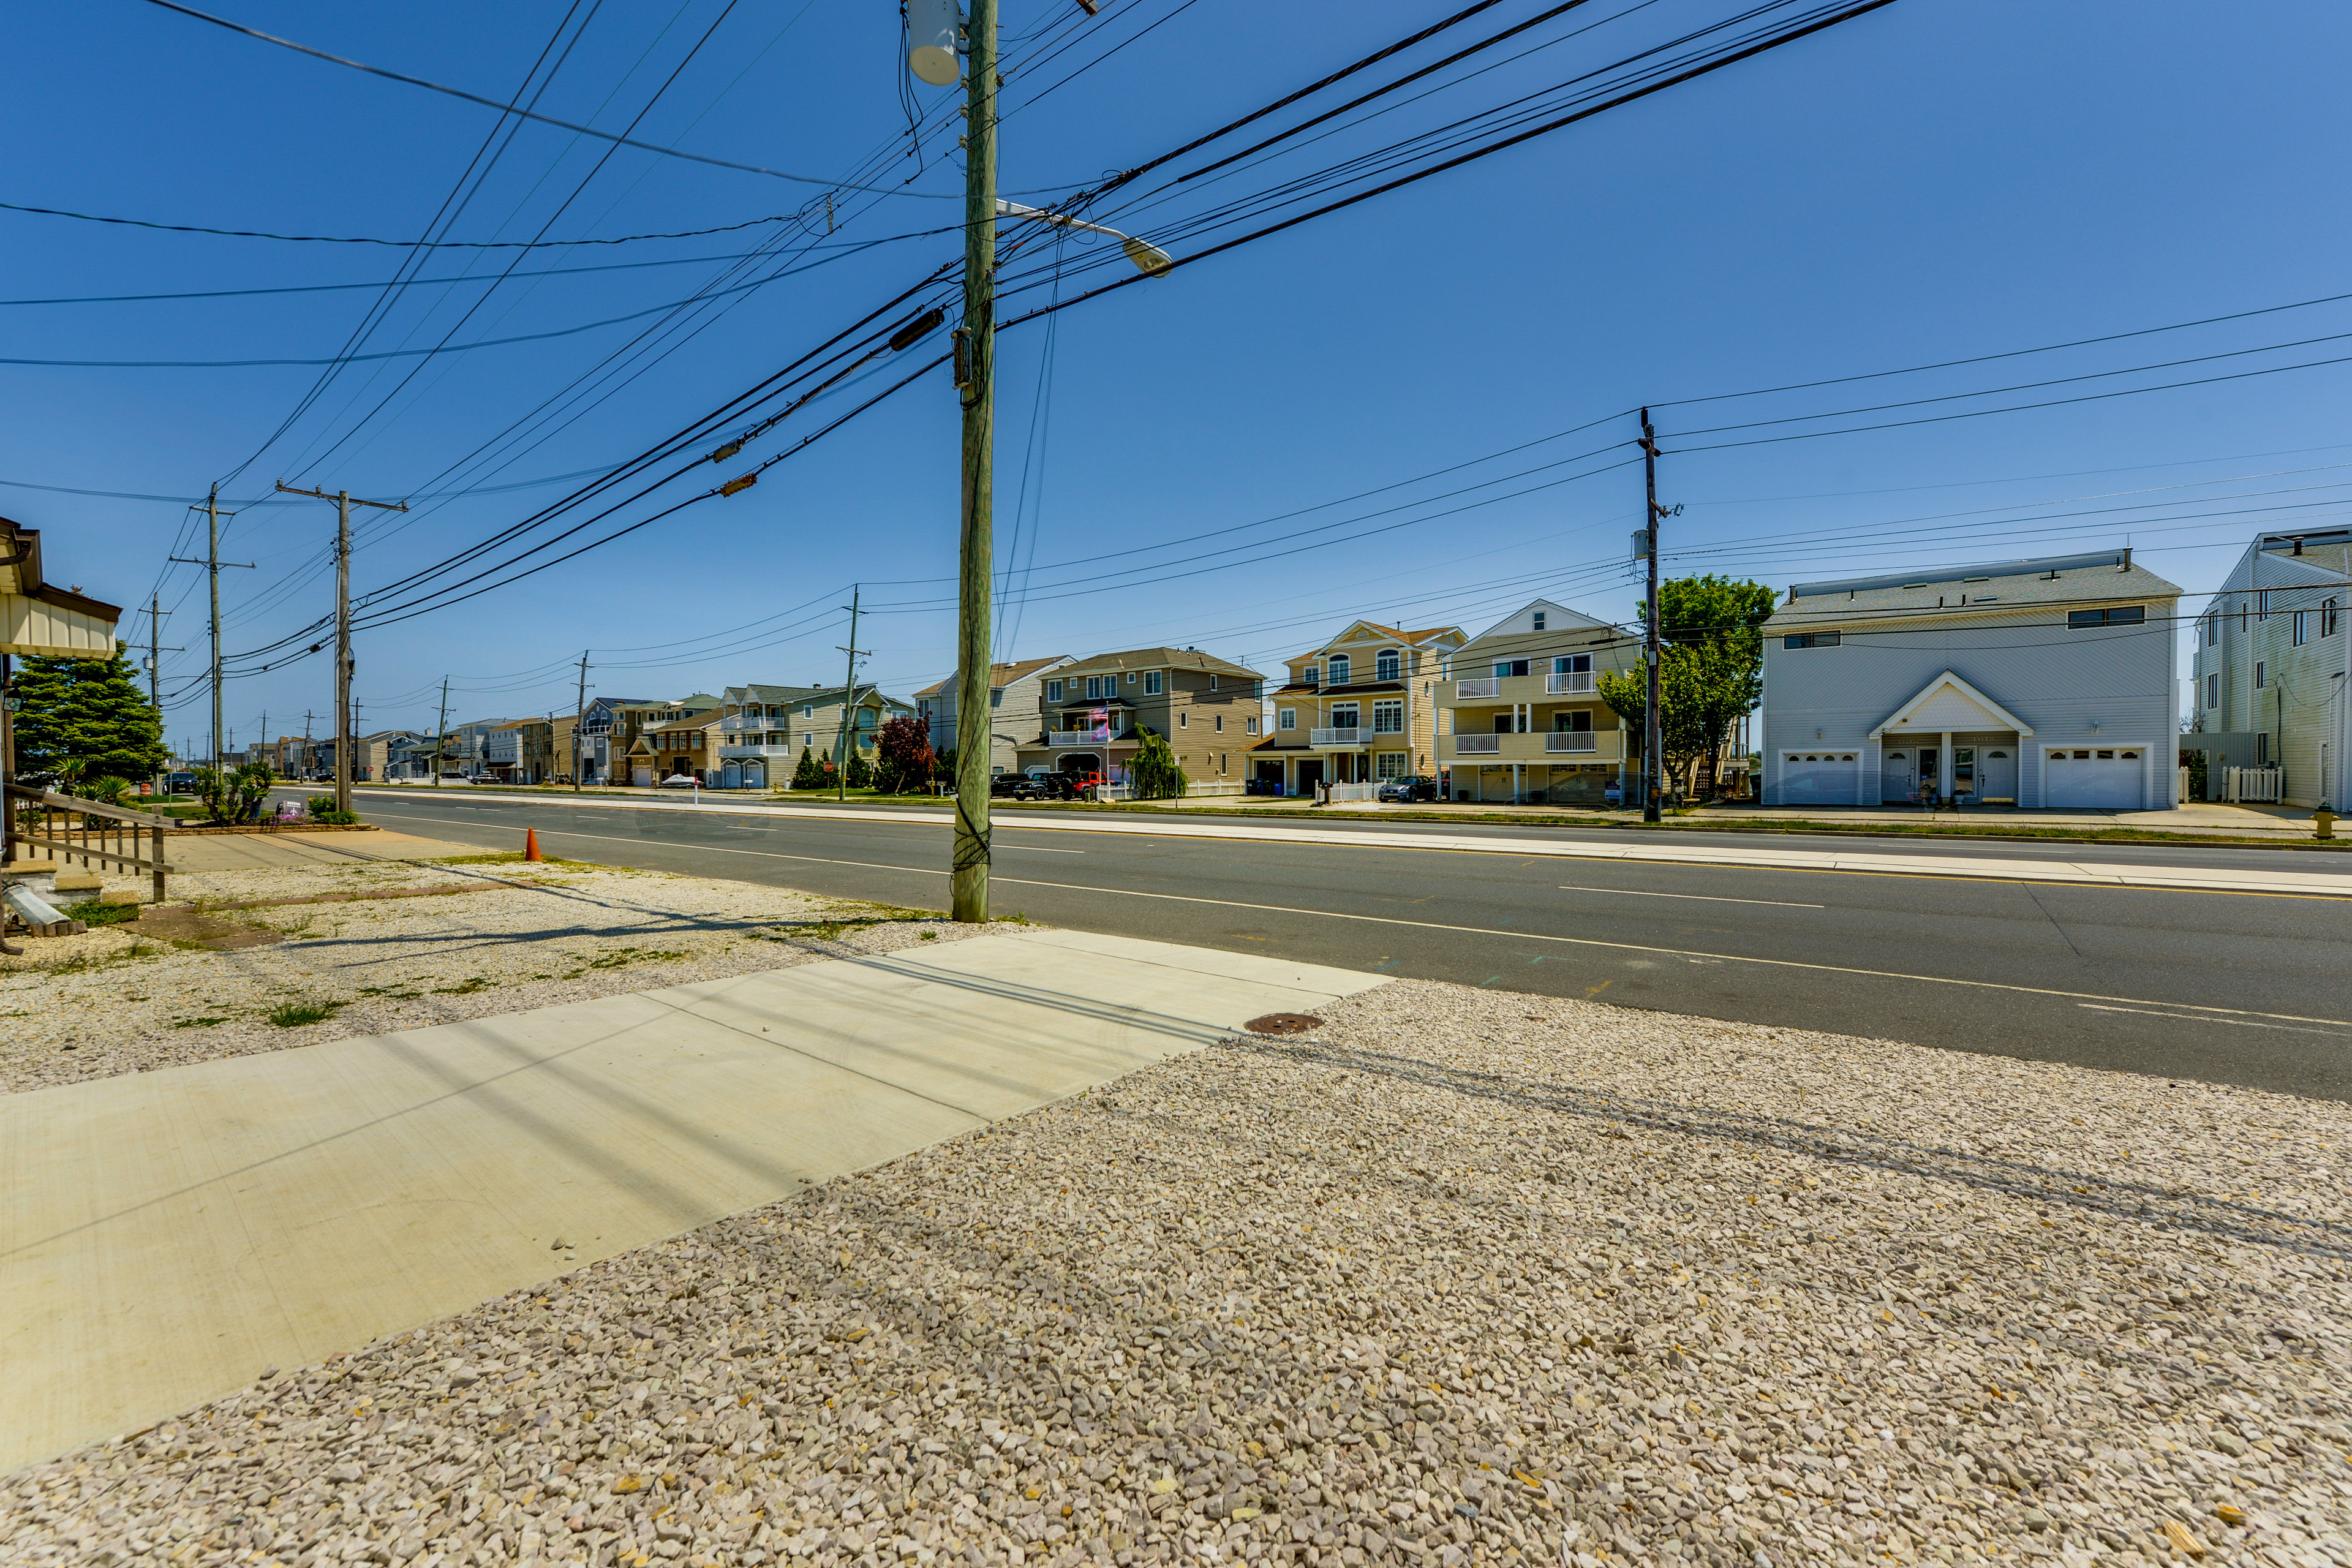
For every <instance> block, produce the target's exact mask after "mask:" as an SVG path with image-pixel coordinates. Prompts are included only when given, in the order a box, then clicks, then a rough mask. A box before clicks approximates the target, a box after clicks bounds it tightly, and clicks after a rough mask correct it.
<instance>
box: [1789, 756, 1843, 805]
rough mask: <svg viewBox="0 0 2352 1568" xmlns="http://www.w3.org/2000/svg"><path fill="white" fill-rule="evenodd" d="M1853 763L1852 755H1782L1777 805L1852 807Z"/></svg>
mask: <svg viewBox="0 0 2352 1568" xmlns="http://www.w3.org/2000/svg"><path fill="white" fill-rule="evenodd" d="M1854 760H1855V759H1854V753H1853V752H1781V753H1780V804H1781V805H1853V804H1854V799H1853V769H1854Z"/></svg>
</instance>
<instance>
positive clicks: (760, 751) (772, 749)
mask: <svg viewBox="0 0 2352 1568" xmlns="http://www.w3.org/2000/svg"><path fill="white" fill-rule="evenodd" d="M719 755H720V756H722V757H796V756H798V755H800V752H798V750H796V749H795V748H793V747H791V746H751V745H745V746H721V747H719Z"/></svg>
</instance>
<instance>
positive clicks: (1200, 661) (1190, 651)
mask: <svg viewBox="0 0 2352 1568" xmlns="http://www.w3.org/2000/svg"><path fill="white" fill-rule="evenodd" d="M1162 668H1169V669H1205V670H1210V671H1213V672H1214V673H1216V674H1219V675H1238V676H1241V677H1243V678H1244V679H1250V680H1258V679H1264V678H1263V677H1261V676H1260V675H1259V674H1258V672H1257V671H1256V670H1255V669H1252V668H1249V667H1248V666H1246V665H1240V664H1235V663H1234V661H1233V660H1231V659H1228V658H1218V657H1217V656H1216V655H1214V654H1213V653H1202V651H1201V650H1200V649H1199V648H1196V647H1133V648H1129V649H1127V650H1126V651H1124V652H1121V653H1098V654H1095V655H1093V656H1092V657H1090V658H1082V659H1078V660H1076V661H1075V662H1073V663H1072V664H1071V665H1070V666H1069V668H1068V670H1067V671H1066V673H1068V674H1070V675H1081V676H1082V675H1087V674H1095V673H1099V672H1100V671H1103V670H1106V669H1118V670H1128V669H1162Z"/></svg>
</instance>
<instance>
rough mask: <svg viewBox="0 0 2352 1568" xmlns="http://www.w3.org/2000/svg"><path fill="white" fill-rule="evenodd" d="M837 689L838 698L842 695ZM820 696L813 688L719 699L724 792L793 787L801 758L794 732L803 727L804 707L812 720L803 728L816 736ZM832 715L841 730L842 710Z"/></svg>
mask: <svg viewBox="0 0 2352 1568" xmlns="http://www.w3.org/2000/svg"><path fill="white" fill-rule="evenodd" d="M834 691H835V692H836V693H837V692H838V691H839V688H838V687H835V688H834ZM819 695H820V693H819V691H818V689H816V688H815V687H814V686H730V687H729V688H728V689H726V690H725V691H724V692H722V693H720V695H719V787H720V788H722V789H782V788H784V787H786V786H788V785H789V784H791V783H792V778H793V763H795V762H797V761H798V760H799V758H800V752H799V751H798V750H797V749H795V748H794V747H793V724H794V723H796V722H802V721H800V720H799V718H798V717H797V715H798V714H799V711H800V710H801V709H802V708H803V707H804V706H805V707H808V708H809V710H810V719H809V721H807V722H805V723H803V728H804V729H807V730H809V731H810V732H811V734H812V736H814V714H815V707H814V701H815V699H816V698H817V697H818V696H819ZM830 710H831V712H832V713H833V715H834V723H835V725H838V724H839V723H840V721H841V716H840V715H841V710H840V705H839V704H838V703H834V704H831V705H830ZM830 738H831V737H830V736H828V739H830ZM819 754H820V755H824V753H823V752H820V753H819Z"/></svg>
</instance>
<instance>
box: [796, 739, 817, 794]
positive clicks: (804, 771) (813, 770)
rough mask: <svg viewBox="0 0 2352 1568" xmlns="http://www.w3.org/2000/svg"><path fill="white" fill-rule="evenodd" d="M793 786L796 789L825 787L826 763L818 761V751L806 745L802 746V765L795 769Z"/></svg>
mask: <svg viewBox="0 0 2352 1568" xmlns="http://www.w3.org/2000/svg"><path fill="white" fill-rule="evenodd" d="M793 788H794V789H823V788H824V763H820V762H818V761H817V760H816V752H814V751H812V750H810V749H809V748H808V747H806V746H803V747H802V748H801V760H800V765H799V766H798V767H795V768H794V769H793Z"/></svg>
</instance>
